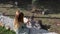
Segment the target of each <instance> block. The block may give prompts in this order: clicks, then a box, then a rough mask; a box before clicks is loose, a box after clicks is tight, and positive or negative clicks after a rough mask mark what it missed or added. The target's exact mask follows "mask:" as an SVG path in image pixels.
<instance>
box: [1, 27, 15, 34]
mask: <svg viewBox="0 0 60 34" xmlns="http://www.w3.org/2000/svg"><path fill="white" fill-rule="evenodd" d="M0 34H15V32H14V31H11V30H6V29H5V27H0Z"/></svg>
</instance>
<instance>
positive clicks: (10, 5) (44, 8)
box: [0, 0, 60, 34]
mask: <svg viewBox="0 0 60 34" xmlns="http://www.w3.org/2000/svg"><path fill="white" fill-rule="evenodd" d="M16 10H21V11H22V12H23V13H24V16H28V17H31V16H32V15H33V14H34V19H35V20H42V23H43V24H49V25H51V28H50V29H49V31H51V32H57V33H59V34H60V0H0V13H5V15H6V16H9V17H11V18H13V17H14V15H15V11H16ZM1 28H2V27H0V29H1ZM2 30H4V29H2ZM2 30H0V33H2V32H3V31H2ZM1 31H2V32H1ZM4 31H5V30H4ZM5 33H6V32H5ZM10 33H11V31H10ZM6 34H7V33H6ZM11 34H13V32H12V33H11Z"/></svg>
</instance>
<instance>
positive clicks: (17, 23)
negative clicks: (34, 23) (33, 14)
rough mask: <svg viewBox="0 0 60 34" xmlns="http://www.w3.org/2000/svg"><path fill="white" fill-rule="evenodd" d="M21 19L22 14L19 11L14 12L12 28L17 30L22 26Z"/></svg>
mask: <svg viewBox="0 0 60 34" xmlns="http://www.w3.org/2000/svg"><path fill="white" fill-rule="evenodd" d="M23 17H24V14H23V13H22V12H20V11H16V15H15V18H14V28H15V29H16V28H19V27H20V26H21V25H22V24H21V23H24V22H23Z"/></svg>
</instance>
